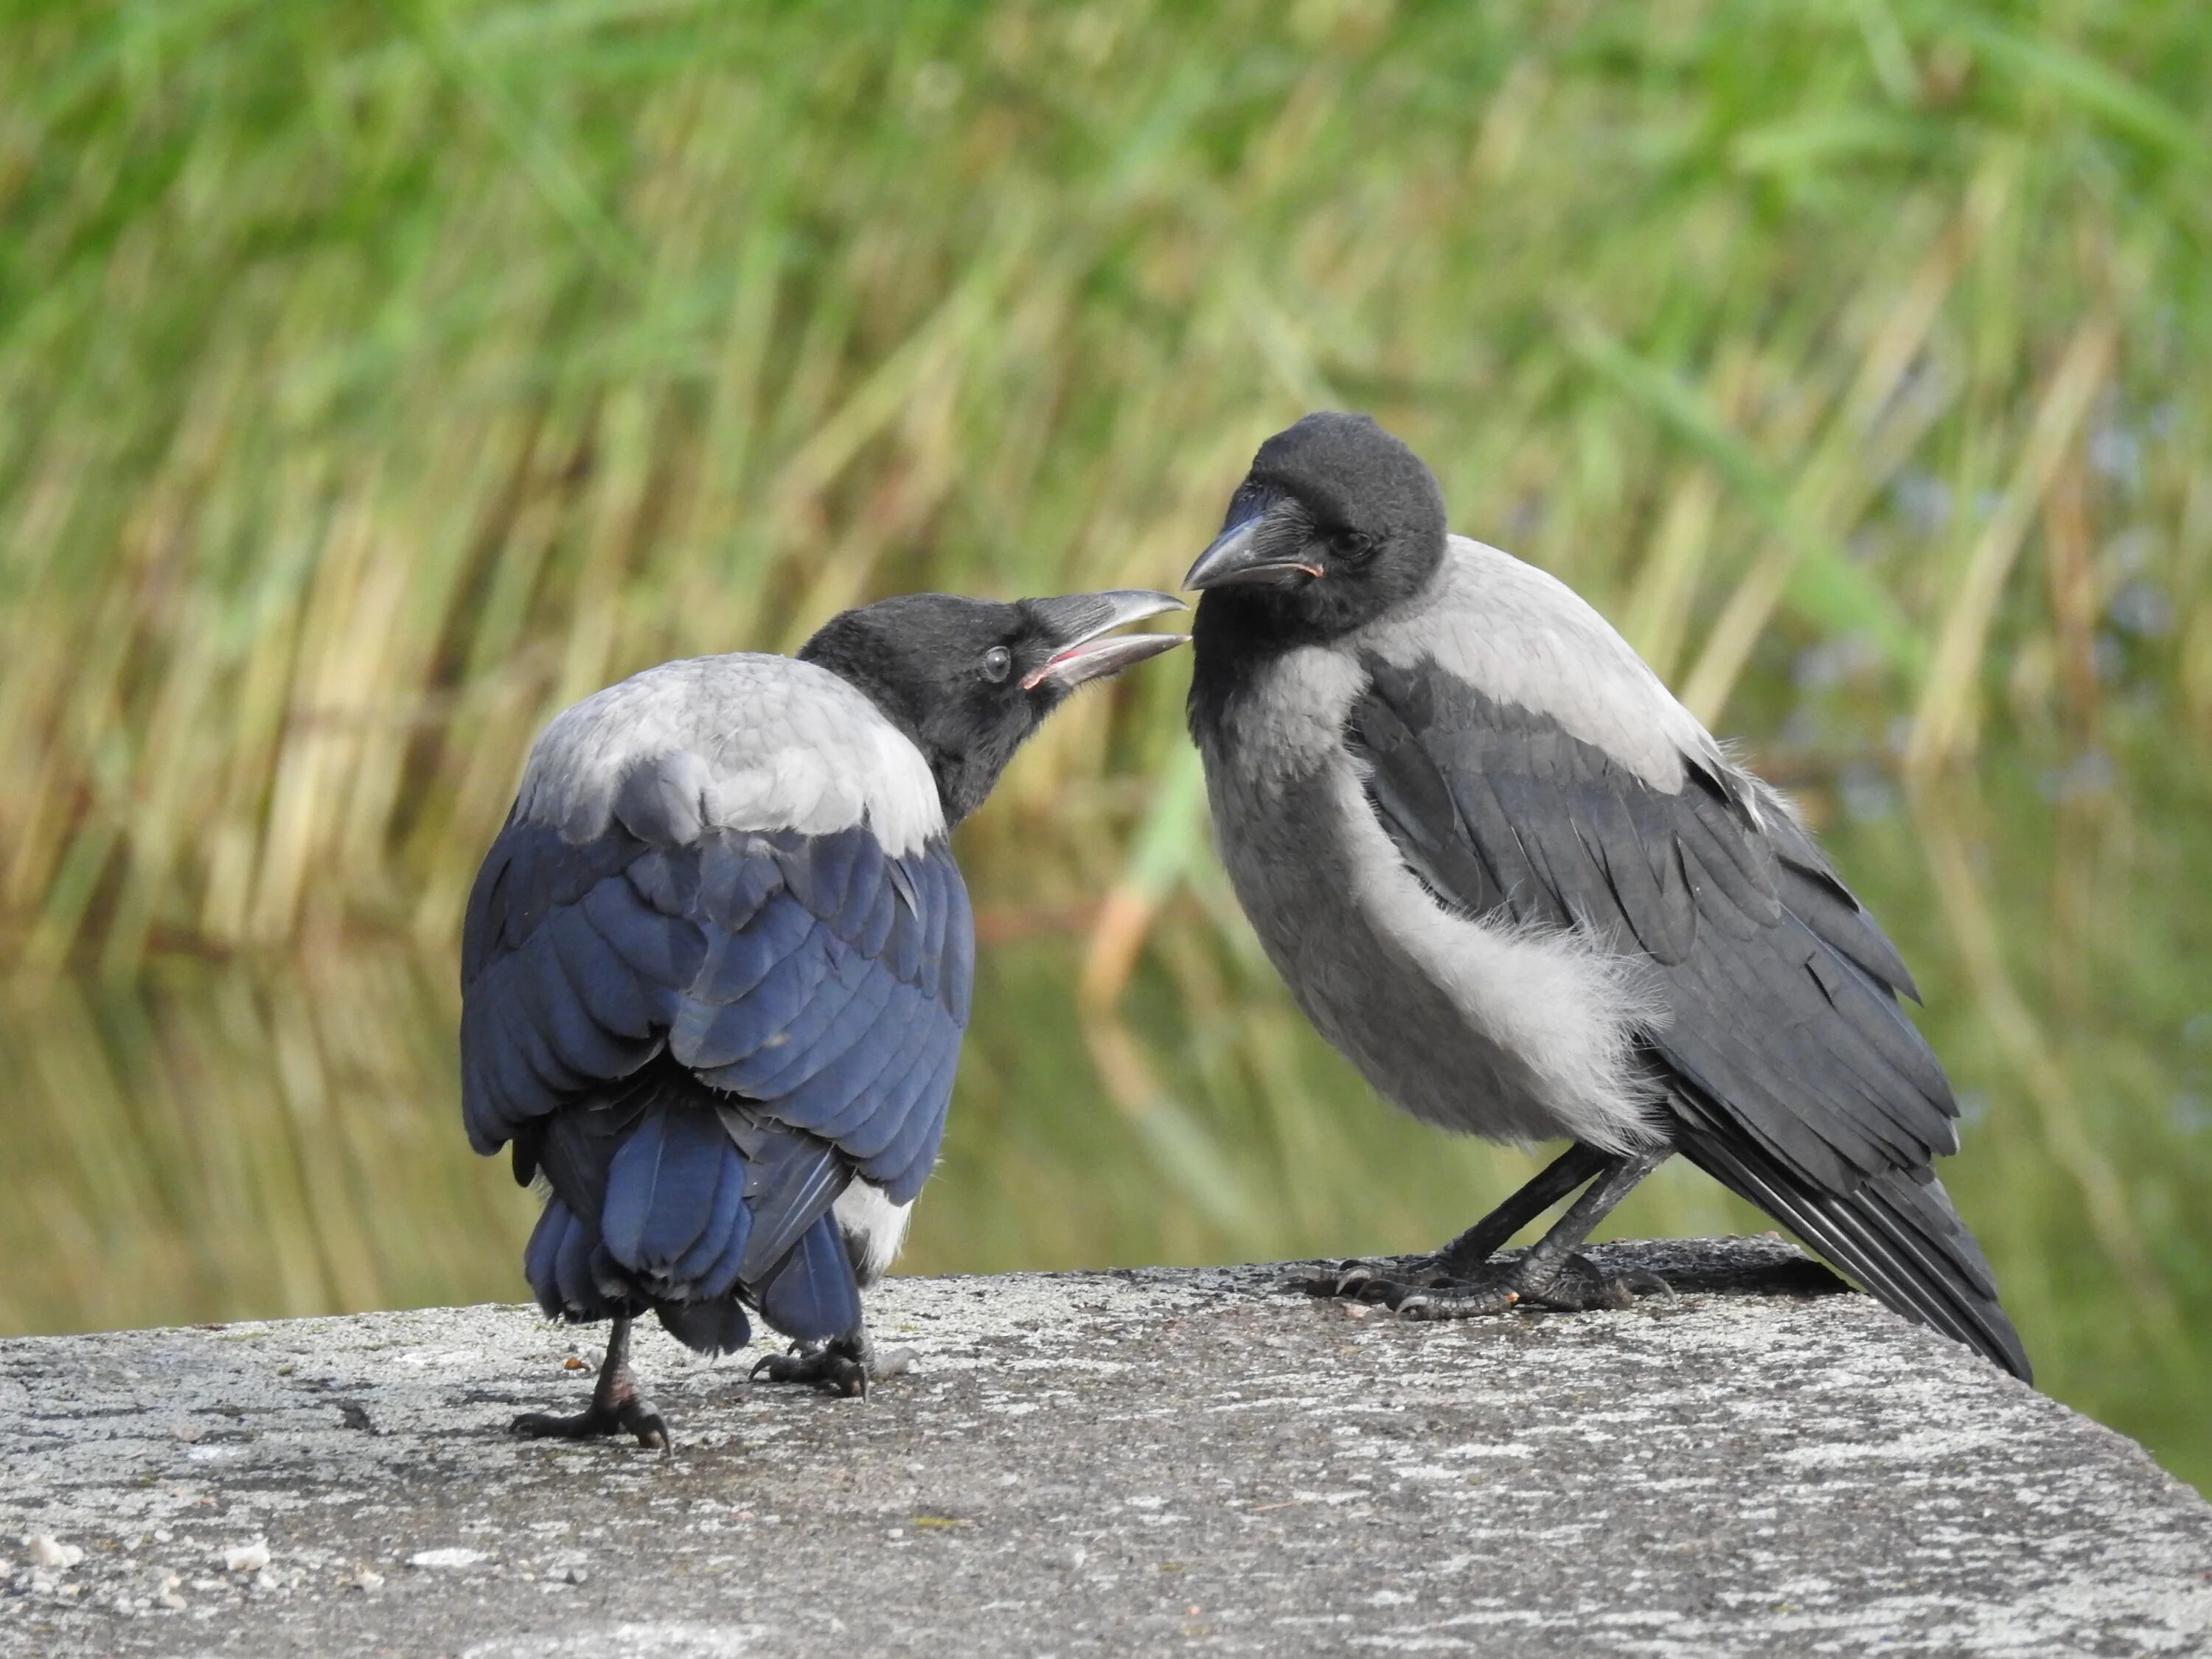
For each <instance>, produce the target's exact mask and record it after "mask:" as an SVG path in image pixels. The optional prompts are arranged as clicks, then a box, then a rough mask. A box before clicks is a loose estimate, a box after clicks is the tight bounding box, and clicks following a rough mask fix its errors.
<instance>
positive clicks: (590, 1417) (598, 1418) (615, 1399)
mask: <svg viewBox="0 0 2212 1659" xmlns="http://www.w3.org/2000/svg"><path fill="white" fill-rule="evenodd" d="M629 1324H630V1322H629V1318H628V1317H627V1316H622V1317H617V1319H616V1321H615V1322H614V1325H613V1328H611V1330H610V1331H609V1332H608V1334H607V1354H606V1358H605V1360H604V1361H603V1362H602V1363H601V1364H600V1366H599V1384H598V1386H597V1387H595V1388H594V1389H592V1403H591V1405H590V1406H589V1407H586V1409H585V1410H583V1411H580V1412H578V1413H576V1414H575V1415H574V1416H573V1417H558V1416H556V1415H555V1414H554V1413H550V1412H525V1413H523V1414H522V1415H521V1416H520V1417H518V1418H516V1419H514V1421H513V1422H512V1423H510V1424H508V1425H507V1432H508V1433H509V1434H518V1435H520V1436H521V1437H523V1438H525V1439H526V1440H596V1439H599V1438H600V1437H603V1436H606V1435H613V1434H621V1433H623V1432H625V1431H627V1432H628V1433H630V1434H633V1435H635V1436H636V1437H637V1443H638V1444H639V1445H641V1446H643V1447H645V1448H646V1449H648V1450H651V1451H659V1452H666V1451H669V1450H670V1449H671V1447H670V1445H669V1441H668V1425H667V1424H665V1423H664V1422H663V1421H661V1419H660V1413H659V1412H657V1411H655V1410H654V1409H653V1402H652V1401H650V1400H647V1398H646V1397H645V1396H644V1395H642V1394H641V1393H639V1392H638V1387H637V1378H636V1377H635V1376H632V1375H631V1374H630V1369H629Z"/></svg>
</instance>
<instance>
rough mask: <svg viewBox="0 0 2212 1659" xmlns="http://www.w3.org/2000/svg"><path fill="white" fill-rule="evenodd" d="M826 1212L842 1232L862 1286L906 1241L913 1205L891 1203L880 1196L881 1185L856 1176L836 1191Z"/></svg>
mask: <svg viewBox="0 0 2212 1659" xmlns="http://www.w3.org/2000/svg"><path fill="white" fill-rule="evenodd" d="M830 1213H832V1214H833V1215H835V1216H836V1218H837V1225H838V1228H839V1230H840V1231H842V1232H843V1233H844V1235H845V1249H846V1253H847V1254H848V1255H850V1256H851V1257H852V1258H853V1268H854V1275H855V1276H856V1277H857V1278H858V1279H860V1286H861V1288H862V1289H863V1290H865V1289H866V1288H867V1287H868V1286H869V1285H873V1284H874V1283H875V1282H876V1281H877V1280H878V1279H881V1278H882V1277H883V1276H884V1274H885V1273H888V1272H890V1265H891V1263H892V1261H894V1260H896V1257H897V1255H898V1253H899V1247H900V1246H901V1245H902V1244H903V1243H905V1242H906V1226H907V1223H908V1221H910V1220H912V1219H913V1218H914V1206H913V1205H912V1204H911V1203H907V1204H894V1203H892V1202H891V1201H890V1200H889V1199H888V1198H886V1197H884V1189H883V1188H880V1187H878V1186H876V1185H874V1184H873V1183H872V1182H866V1181H858V1180H856V1181H854V1182H853V1184H852V1185H851V1186H849V1187H848V1188H845V1190H844V1191H843V1192H842V1193H840V1194H837V1201H836V1203H835V1204H834V1205H832V1206H830Z"/></svg>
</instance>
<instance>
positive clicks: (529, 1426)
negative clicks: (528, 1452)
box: [507, 1400, 670, 1452]
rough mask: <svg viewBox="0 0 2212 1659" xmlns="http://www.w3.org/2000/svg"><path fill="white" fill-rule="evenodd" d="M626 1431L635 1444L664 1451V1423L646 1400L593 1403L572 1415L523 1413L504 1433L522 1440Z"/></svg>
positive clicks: (597, 1436) (577, 1437)
mask: <svg viewBox="0 0 2212 1659" xmlns="http://www.w3.org/2000/svg"><path fill="white" fill-rule="evenodd" d="M625 1431H627V1432H628V1433H630V1434H634V1435H635V1436H636V1437H637V1443H638V1444H639V1445H641V1446H643V1447H645V1448H647V1449H648V1450H652V1451H662V1452H665V1451H667V1450H669V1449H670V1446H669V1443H668V1425H667V1424H666V1423H665V1422H663V1421H662V1420H661V1417H660V1413H659V1412H657V1411H655V1410H654V1409H653V1406H652V1404H651V1402H650V1401H642V1400H627V1401H623V1402H621V1403H620V1404H619V1405H616V1406H614V1407H606V1406H602V1405H599V1404H597V1403H594V1404H593V1405H592V1407H591V1409H590V1410H589V1411H581V1412H578V1413H575V1415H574V1416H573V1417H559V1416H556V1415H555V1414H554V1413H551V1412H525V1413H523V1414H522V1415H521V1416H520V1417H518V1418H516V1419H514V1421H513V1422H512V1423H510V1424H508V1425H507V1432H508V1433H510V1434H515V1435H520V1436H521V1437H523V1438H524V1439H526V1440H597V1439H600V1438H602V1437H605V1436H609V1435H616V1434H621V1433H623V1432H625Z"/></svg>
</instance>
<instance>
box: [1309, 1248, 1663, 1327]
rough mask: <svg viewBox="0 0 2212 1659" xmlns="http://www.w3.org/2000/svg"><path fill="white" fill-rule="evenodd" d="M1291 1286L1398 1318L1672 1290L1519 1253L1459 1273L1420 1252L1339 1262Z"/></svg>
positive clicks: (1648, 1279)
mask: <svg viewBox="0 0 2212 1659" xmlns="http://www.w3.org/2000/svg"><path fill="white" fill-rule="evenodd" d="M1298 1284H1299V1288H1301V1289H1303V1290H1304V1291H1307V1292H1308V1293H1309V1294H1310V1295H1314V1296H1323V1297H1334V1298H1335V1299H1337V1300H1340V1301H1346V1302H1358V1303H1363V1304H1368V1305H1370V1306H1375V1307H1383V1308H1387V1309H1389V1310H1390V1311H1391V1312H1393V1313H1395V1314H1396V1315H1397V1316H1399V1317H1400V1318H1401V1319H1414V1320H1431V1319H1474V1318H1480V1317H1482V1316H1486V1315H1491V1314H1498V1313H1504V1312H1505V1311H1506V1310H1509V1309H1511V1308H1516V1307H1528V1308H1541V1309H1545V1310H1549V1311H1553V1312H1561V1313H1583V1312H1587V1311H1589V1310H1593V1309H1597V1308H1611V1309H1621V1308H1630V1307H1633V1306H1634V1305H1635V1304H1636V1301H1637V1298H1638V1297H1644V1296H1672V1295H1673V1294H1674V1291H1673V1290H1672V1288H1671V1287H1670V1286H1668V1284H1667V1282H1666V1281H1665V1280H1664V1279H1661V1278H1659V1277H1658V1276H1657V1275H1656V1274H1655V1273H1646V1272H1644V1271H1643V1270H1642V1269H1633V1270H1631V1271H1629V1272H1627V1273H1614V1274H1607V1273H1600V1272H1599V1271H1598V1270H1597V1268H1596V1267H1595V1266H1593V1265H1592V1264H1591V1262H1590V1261H1589V1258H1588V1257H1587V1256H1584V1255H1581V1254H1580V1253H1579V1252H1577V1254H1575V1255H1570V1256H1567V1257H1566V1258H1565V1259H1564V1260H1562V1261H1558V1262H1557V1264H1556V1265H1554V1266H1552V1267H1548V1268H1547V1267H1545V1266H1543V1265H1542V1264H1541V1262H1539V1261H1534V1260H1533V1259H1532V1258H1531V1257H1529V1256H1526V1255H1524V1256H1522V1257H1520V1258H1518V1259H1517V1260H1515V1261H1510V1262H1498V1263H1492V1264H1491V1265H1489V1266H1486V1267H1482V1268H1480V1269H1477V1270H1476V1271H1474V1272H1473V1273H1468V1274H1466V1275H1464V1276H1460V1275H1455V1274H1453V1273H1449V1272H1448V1271H1446V1269H1445V1267H1444V1266H1443V1261H1442V1259H1441V1258H1440V1257H1437V1256H1424V1257H1421V1258H1419V1259H1418V1260H1417V1261H1413V1262H1412V1263H1410V1264H1408V1265H1407V1267H1398V1266H1397V1265H1395V1263H1390V1262H1374V1261H1346V1262H1344V1263H1342V1264H1340V1266H1339V1267H1336V1268H1335V1269H1334V1270H1333V1271H1330V1272H1327V1273H1317V1274H1316V1275H1314V1276H1313V1277H1311V1278H1310V1279H1303V1280H1300V1281H1298Z"/></svg>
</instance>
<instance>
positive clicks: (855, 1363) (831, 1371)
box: [752, 1335, 914, 1399]
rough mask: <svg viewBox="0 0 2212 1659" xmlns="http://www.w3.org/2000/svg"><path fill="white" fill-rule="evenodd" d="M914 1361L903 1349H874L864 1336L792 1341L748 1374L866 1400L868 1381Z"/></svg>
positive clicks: (891, 1373) (901, 1368)
mask: <svg viewBox="0 0 2212 1659" xmlns="http://www.w3.org/2000/svg"><path fill="white" fill-rule="evenodd" d="M912 1364H914V1356H913V1355H912V1354H911V1353H909V1352H907V1351H906V1350H905V1349H903V1348H878V1347H877V1346H875V1344H873V1343H872V1342H871V1341H869V1340H868V1339H867V1337H866V1336H865V1335H862V1336H858V1337H853V1336H833V1337H831V1338H830V1339H829V1340H828V1341H827V1342H795V1343H793V1345H792V1348H791V1352H789V1353H772V1354H770V1355H769V1356H768V1358H765V1359H763V1360H760V1361H759V1362H757V1364H755V1365H754V1366H753V1370H752V1374H753V1375H754V1376H756V1377H758V1376H766V1377H767V1378H768V1380H769V1382H771V1383H811V1384H812V1385H813V1386H814V1387H816V1388H817V1389H826V1390H828V1391H829V1393H831V1394H837V1395H844V1396H846V1397H847V1398H848V1399H851V1398H854V1397H855V1396H857V1397H859V1398H861V1399H866V1397H867V1393H868V1384H869V1383H880V1382H882V1381H883V1380H884V1378H885V1377H887V1376H898V1375H899V1374H900V1373H901V1372H902V1371H904V1370H907V1369H908V1367H910V1366H911V1365H912Z"/></svg>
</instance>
